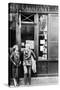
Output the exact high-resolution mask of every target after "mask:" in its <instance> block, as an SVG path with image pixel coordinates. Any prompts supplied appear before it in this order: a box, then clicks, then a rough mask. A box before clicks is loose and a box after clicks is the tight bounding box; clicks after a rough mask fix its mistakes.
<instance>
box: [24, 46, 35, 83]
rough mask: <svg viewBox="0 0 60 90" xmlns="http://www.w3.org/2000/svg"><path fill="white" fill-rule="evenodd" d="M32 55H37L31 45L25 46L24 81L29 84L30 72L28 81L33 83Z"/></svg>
mask: <svg viewBox="0 0 60 90" xmlns="http://www.w3.org/2000/svg"><path fill="white" fill-rule="evenodd" d="M31 55H33V56H34V57H35V54H34V52H33V51H32V50H31V49H30V46H29V47H27V46H26V47H25V49H24V55H23V56H24V60H23V67H24V83H25V85H26V84H27V74H28V81H29V85H30V84H31V68H32V59H31Z"/></svg>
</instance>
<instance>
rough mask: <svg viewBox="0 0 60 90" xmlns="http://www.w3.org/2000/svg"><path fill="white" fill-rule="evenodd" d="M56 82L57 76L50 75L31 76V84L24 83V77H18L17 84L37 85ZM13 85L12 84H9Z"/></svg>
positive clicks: (54, 83)
mask: <svg viewBox="0 0 60 90" xmlns="http://www.w3.org/2000/svg"><path fill="white" fill-rule="evenodd" d="M56 84H58V76H51V77H49V76H48V77H32V78H31V85H29V84H28V83H27V85H24V78H20V83H19V86H37V85H39V86H40V85H56ZM11 86H13V85H11Z"/></svg>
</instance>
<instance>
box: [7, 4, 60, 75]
mask: <svg viewBox="0 0 60 90" xmlns="http://www.w3.org/2000/svg"><path fill="white" fill-rule="evenodd" d="M8 15H9V17H8V22H9V27H8V29H9V30H8V35H9V36H8V37H9V44H8V45H9V46H8V47H9V48H10V47H12V46H13V45H15V44H18V45H19V48H20V51H21V53H22V52H23V49H24V47H25V43H26V44H27V46H28V45H30V48H31V49H32V50H33V51H34V52H35V55H36V57H37V59H36V66H37V73H36V76H37V77H38V76H49V75H58V6H54V5H53V6H52V5H35V4H19V3H9V5H8ZM20 59H22V60H23V57H20ZM10 68H11V65H10V63H9V70H10V71H11V69H10ZM9 73H10V72H9ZM20 75H22V76H23V67H22V66H21V72H20ZM33 76H34V74H33Z"/></svg>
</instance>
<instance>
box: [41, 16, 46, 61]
mask: <svg viewBox="0 0 60 90" xmlns="http://www.w3.org/2000/svg"><path fill="white" fill-rule="evenodd" d="M39 22H40V29H39V59H40V60H47V15H41V16H40V18H39Z"/></svg>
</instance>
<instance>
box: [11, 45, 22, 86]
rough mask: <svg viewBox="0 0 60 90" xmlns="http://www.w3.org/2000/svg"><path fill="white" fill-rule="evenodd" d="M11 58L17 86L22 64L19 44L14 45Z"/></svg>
mask: <svg viewBox="0 0 60 90" xmlns="http://www.w3.org/2000/svg"><path fill="white" fill-rule="evenodd" d="M10 60H11V62H12V63H13V65H12V74H13V80H14V85H15V86H16V85H19V76H18V66H19V65H20V64H21V61H20V55H19V49H18V45H14V46H13V51H12V53H11V56H10Z"/></svg>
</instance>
